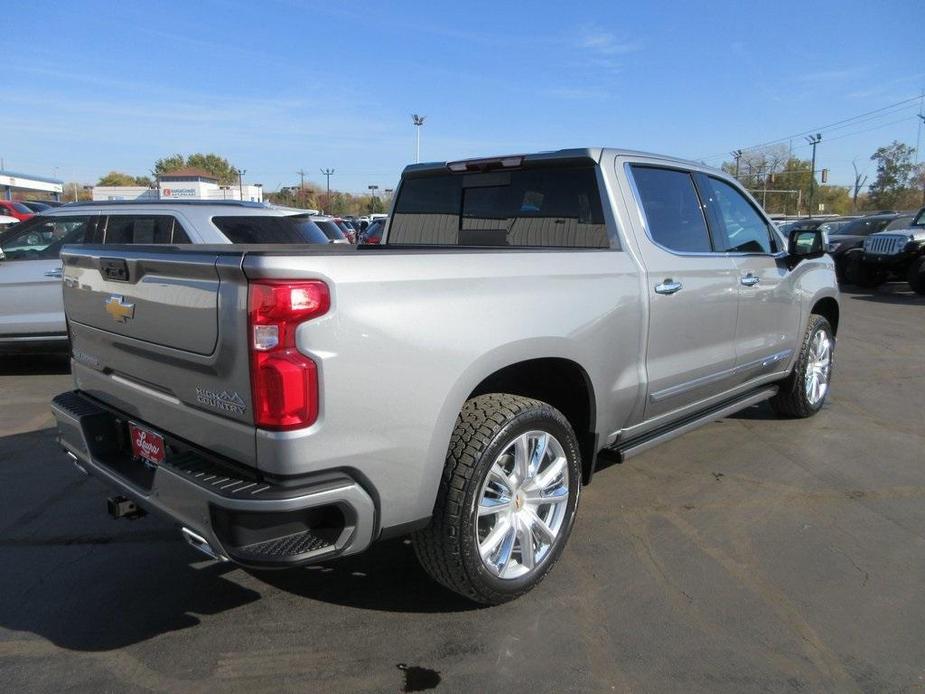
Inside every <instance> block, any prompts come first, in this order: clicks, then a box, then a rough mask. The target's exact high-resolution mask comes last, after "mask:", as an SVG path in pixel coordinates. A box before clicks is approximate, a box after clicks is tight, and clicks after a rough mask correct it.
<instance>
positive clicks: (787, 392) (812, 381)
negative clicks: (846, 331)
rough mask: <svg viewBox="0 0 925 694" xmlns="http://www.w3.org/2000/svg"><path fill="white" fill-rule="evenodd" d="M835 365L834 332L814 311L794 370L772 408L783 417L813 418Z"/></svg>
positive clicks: (782, 382) (821, 403)
mask: <svg viewBox="0 0 925 694" xmlns="http://www.w3.org/2000/svg"><path fill="white" fill-rule="evenodd" d="M834 365H835V334H834V333H833V331H832V326H831V325H830V324H829V321H828V320H826V319H825V318H824V317H823V316H820V315H817V314H815V313H814V314H812V315H811V316H810V317H809V325H808V326H807V327H806V333H805V334H804V335H803V342H802V343H801V345H800V355H799V357H798V358H797V363H796V365H795V366H794V367H793V371H791V372H790V375H789V376H787V378H785V379H784V380H783V381H781V383H780V389H779V390H778V391H777V395H775V396H774V397H773V398H771V400H770V403H771V408H772V409H773V410H774V411H775V412H776V413H777V414H779V415H782V416H784V417H794V418H804V417H812V416H813V415H814V414H816V413H817V412H818V411H819V410H821V409H822V406H823V405H824V404H825V400H826V398H827V397H828V395H829V385H830V383H831V380H832V369H833V367H834Z"/></svg>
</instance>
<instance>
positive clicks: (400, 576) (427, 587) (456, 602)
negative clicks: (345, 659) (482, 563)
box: [248, 538, 481, 613]
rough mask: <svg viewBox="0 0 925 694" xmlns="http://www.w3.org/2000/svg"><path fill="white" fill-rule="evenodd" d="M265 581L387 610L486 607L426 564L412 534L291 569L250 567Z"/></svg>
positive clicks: (313, 596)
mask: <svg viewBox="0 0 925 694" xmlns="http://www.w3.org/2000/svg"><path fill="white" fill-rule="evenodd" d="M248 573H250V574H251V575H252V576H254V577H256V578H258V579H259V580H261V581H262V582H264V583H266V584H268V585H270V586H273V587H274V588H277V589H278V590H282V591H285V592H286V593H289V594H292V595H297V596H300V597H303V598H308V599H311V600H318V601H320V602H327V603H333V604H337V605H344V606H347V607H356V608H359V609H366V610H376V611H384V612H414V613H433V612H463V611H468V610H477V609H480V608H481V605H478V604H476V603H474V602H472V601H470V600H466V599H465V598H463V597H462V596H460V595H457V594H456V593H453V592H452V591H450V590H448V589H446V588H444V587H443V586H441V585H440V584H438V583H437V582H436V581H434V580H433V579H432V578H431V577H430V576H429V575H428V574H427V573H426V572H425V571H424V569H423V568H421V565H420V564H419V563H418V561H417V558H416V557H415V555H414V549H413V547H412V546H411V541H410V540H409V539H402V538H398V539H393V540H383V541H381V542H377V543H376V544H374V545H373V546H372V547H370V548H369V549H368V550H367V551H365V552H363V553H362V554H358V555H356V556H353V557H346V558H344V559H338V560H335V561H331V562H327V563H322V564H313V565H310V566H306V567H302V568H299V569H289V570H286V571H248Z"/></svg>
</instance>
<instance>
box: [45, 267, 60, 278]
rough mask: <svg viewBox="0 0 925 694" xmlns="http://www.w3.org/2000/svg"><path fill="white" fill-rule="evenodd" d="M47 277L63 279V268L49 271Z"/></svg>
mask: <svg viewBox="0 0 925 694" xmlns="http://www.w3.org/2000/svg"><path fill="white" fill-rule="evenodd" d="M45 277H54V278H56V279H61V268H55V269H54V270H49V271H48V272H46V273H45Z"/></svg>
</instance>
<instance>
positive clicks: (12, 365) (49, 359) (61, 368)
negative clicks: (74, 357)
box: [0, 353, 71, 376]
mask: <svg viewBox="0 0 925 694" xmlns="http://www.w3.org/2000/svg"><path fill="white" fill-rule="evenodd" d="M70 372H71V361H70V358H69V357H68V356H67V355H65V354H29V355H20V354H2V353H0V376H33V375H40V374H41V375H57V374H68V373H70Z"/></svg>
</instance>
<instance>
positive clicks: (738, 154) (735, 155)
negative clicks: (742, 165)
mask: <svg viewBox="0 0 925 694" xmlns="http://www.w3.org/2000/svg"><path fill="white" fill-rule="evenodd" d="M732 156H733V158H734V159H735V160H736V180H737V181H738V180H739V160H740V159H741V158H742V150H741V149H737V150H734V151H733V152H732Z"/></svg>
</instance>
